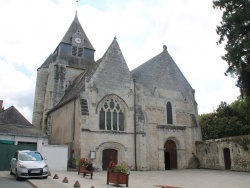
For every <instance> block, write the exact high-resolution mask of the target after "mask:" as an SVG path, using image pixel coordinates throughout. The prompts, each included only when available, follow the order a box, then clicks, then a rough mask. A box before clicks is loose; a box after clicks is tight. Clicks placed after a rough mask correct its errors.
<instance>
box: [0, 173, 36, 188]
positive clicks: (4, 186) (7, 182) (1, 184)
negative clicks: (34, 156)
mask: <svg viewBox="0 0 250 188" xmlns="http://www.w3.org/2000/svg"><path fill="white" fill-rule="evenodd" d="M17 187H18V188H34V187H33V186H32V185H31V184H29V183H28V182H27V181H26V180H25V179H23V180H19V181H16V179H15V177H14V176H13V175H9V176H5V177H0V188H17Z"/></svg>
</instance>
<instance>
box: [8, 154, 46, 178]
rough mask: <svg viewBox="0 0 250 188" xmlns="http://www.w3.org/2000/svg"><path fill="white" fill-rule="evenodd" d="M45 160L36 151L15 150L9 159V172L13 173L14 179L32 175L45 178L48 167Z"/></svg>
mask: <svg viewBox="0 0 250 188" xmlns="http://www.w3.org/2000/svg"><path fill="white" fill-rule="evenodd" d="M45 160H46V159H44V158H43V157H42V155H41V154H40V153H39V152H37V151H30V150H21V151H16V152H15V153H14V155H13V157H12V159H11V161H10V174H15V176H16V180H18V179H20V178H32V177H41V178H44V179H46V178H47V177H48V174H49V167H48V165H47V163H46V161H45Z"/></svg>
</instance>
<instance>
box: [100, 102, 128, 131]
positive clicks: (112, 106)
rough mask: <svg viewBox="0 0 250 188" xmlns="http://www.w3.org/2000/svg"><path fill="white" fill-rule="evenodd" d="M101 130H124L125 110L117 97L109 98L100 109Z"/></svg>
mask: <svg viewBox="0 0 250 188" xmlns="http://www.w3.org/2000/svg"><path fill="white" fill-rule="evenodd" d="M99 128H100V129H101V130H112V131H124V110H123V108H122V106H121V105H120V104H119V103H118V102H117V101H116V100H115V99H107V100H106V101H105V102H104V103H103V106H102V107H101V109H100V111H99Z"/></svg>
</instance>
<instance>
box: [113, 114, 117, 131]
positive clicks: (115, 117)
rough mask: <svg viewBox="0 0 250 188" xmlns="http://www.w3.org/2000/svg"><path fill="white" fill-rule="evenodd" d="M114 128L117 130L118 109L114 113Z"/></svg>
mask: <svg viewBox="0 0 250 188" xmlns="http://www.w3.org/2000/svg"><path fill="white" fill-rule="evenodd" d="M113 130H117V112H116V110H115V111H114V113H113Z"/></svg>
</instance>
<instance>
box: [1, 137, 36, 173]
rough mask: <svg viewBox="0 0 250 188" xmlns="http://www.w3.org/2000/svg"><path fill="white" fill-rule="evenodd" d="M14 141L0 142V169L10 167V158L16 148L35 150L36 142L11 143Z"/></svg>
mask: <svg viewBox="0 0 250 188" xmlns="http://www.w3.org/2000/svg"><path fill="white" fill-rule="evenodd" d="M13 144H14V142H12V141H8V142H7V141H6V142H1V143H0V151H1V155H0V170H9V169H10V160H11V158H12V156H13V154H14V152H15V151H16V150H36V144H33V145H30V144H29V145H25V144H20V145H13Z"/></svg>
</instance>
